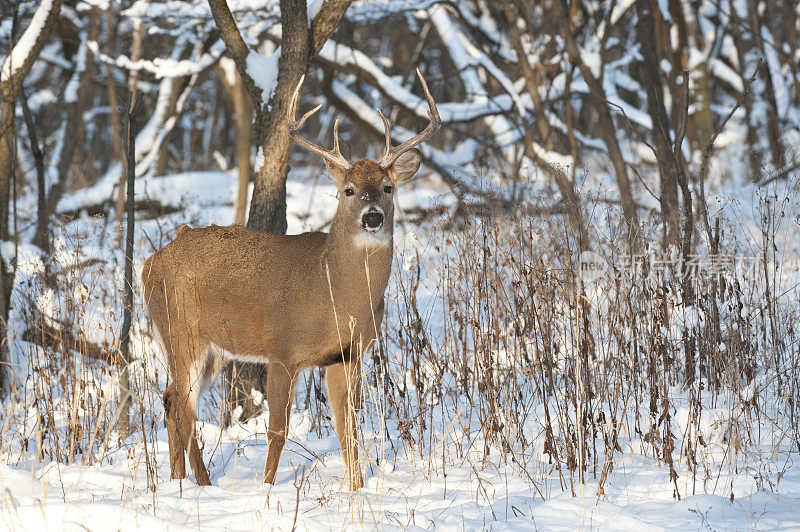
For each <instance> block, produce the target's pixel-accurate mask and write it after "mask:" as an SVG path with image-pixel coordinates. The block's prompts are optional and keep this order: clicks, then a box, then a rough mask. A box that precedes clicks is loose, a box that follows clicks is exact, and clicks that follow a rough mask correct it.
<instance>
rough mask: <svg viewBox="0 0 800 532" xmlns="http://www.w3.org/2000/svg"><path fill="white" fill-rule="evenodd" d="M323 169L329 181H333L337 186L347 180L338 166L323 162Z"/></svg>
mask: <svg viewBox="0 0 800 532" xmlns="http://www.w3.org/2000/svg"><path fill="white" fill-rule="evenodd" d="M325 167H326V168H327V169H328V174H329V175H330V176H331V179H333V181H334V182H335V183H336V184H337V185H341V184H342V183H344V182H345V180H346V179H347V175H346V173H345V171H344V170H343V169H342V168H341V167H339V166H338V165H335V164H331V163H330V162H328V161H325Z"/></svg>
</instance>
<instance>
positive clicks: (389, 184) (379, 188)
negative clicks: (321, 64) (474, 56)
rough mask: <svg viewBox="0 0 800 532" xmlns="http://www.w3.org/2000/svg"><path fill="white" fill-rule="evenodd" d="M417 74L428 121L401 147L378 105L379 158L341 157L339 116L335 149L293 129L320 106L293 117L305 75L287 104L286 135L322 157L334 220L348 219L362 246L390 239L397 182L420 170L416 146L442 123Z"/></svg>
mask: <svg viewBox="0 0 800 532" xmlns="http://www.w3.org/2000/svg"><path fill="white" fill-rule="evenodd" d="M417 76H419V80H420V82H421V83H422V88H423V90H424V91H425V98H426V100H427V101H428V117H429V118H430V123H429V124H428V126H427V127H426V128H425V130H423V131H422V133H420V134H418V135H416V136H415V137H413V138H411V139H409V140H407V141H405V142H403V143H402V144H400V145H399V146H392V141H391V130H390V127H389V122H388V121H387V120H386V117H384V116H383V113H382V112H381V110H380V109H378V113H379V114H380V117H381V120H382V121H383V126H384V130H385V136H386V147H385V150H384V153H383V155H382V156H381V158H380V159H379V160H378V161H373V160H370V159H360V160H358V161H355V162H354V163H352V164H351V163H349V162H348V161H347V159H345V158H344V157H343V156H342V153H341V151H340V149H339V120H338V119H336V121H335V122H334V125H333V149H331V150H326V149H325V148H322V147H321V146H318V145H316V144H314V143H312V142H310V141H308V140H306V139H304V138H303V137H301V136H300V134H299V133H298V132H297V131H298V130H299V129H300V128H301V127H302V126H303V124H305V122H306V120H308V118H309V117H310V116H312V115H313V114H314V113H316V112H317V111H319V109H320V108H321V107H322V106H321V105H318V106H317V107H315V108H313V109H311V110H310V111H308V112H307V113H305V114H304V115H303V116H302V117H301V118H300V120H297V105H298V102H299V100H300V92H301V89H302V86H303V81H305V76H303V77H301V78H300V82H299V83H298V84H297V87H296V88H295V90H294V94H293V95H292V100H291V103H290V104H289V111H288V116H287V125H288V129H289V136H290V137H291V138H292V139H293V140H294V141H295V142H296V143H297V144H299V145H300V146H302V147H304V148H305V149H307V150H308V151H310V152H312V153H316V154H317V155H319V156H321V157H322V158H323V159H324V160H325V165H326V167H327V169H328V173H329V174H330V176H331V178H332V179H333V181H334V183H336V187H337V189H338V191H339V207H338V210H337V217H336V220H337V221H340V220H348V223H349V224H350V227H349V228H346V229H350V230H351V231H353V232H355V233H356V235H357V242H359V243H361V244H363V245H367V246H368V245H371V244H374V245H382V244H383V245H388V244H389V243H390V242H391V238H392V228H393V225H394V201H393V200H394V192H395V189H396V187H397V186H398V185H400V184H402V183H405V182H406V181H408V180H409V179H411V178H412V177H414V175H415V174H416V173H417V170H419V165H420V160H421V153H420V151H419V150H418V149H417V148H416V146H418V145H419V144H421V143H422V142H424V141H426V140H427V139H429V138H430V137H432V136H433V135H434V134H435V133H436V132H437V131H438V130H439V127H440V126H441V119H440V118H439V110H438V109H437V108H436V102H435V101H434V100H433V97H432V96H431V93H430V91H429V90H428V84H427V83H426V82H425V78H423V77H422V74H421V73H420V71H419V69H417ZM342 229H345V228H342Z"/></svg>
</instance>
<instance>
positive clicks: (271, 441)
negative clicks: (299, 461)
mask: <svg viewBox="0 0 800 532" xmlns="http://www.w3.org/2000/svg"><path fill="white" fill-rule="evenodd" d="M296 382H297V370H296V368H294V367H292V366H287V365H286V364H281V363H271V364H270V365H269V370H268V372H267V405H268V406H269V430H268V431H267V462H266V464H265V465H264V482H266V483H269V484H274V483H275V474H276V473H277V472H278V464H279V463H280V461H281V452H282V451H283V445H284V444H285V443H286V434H287V432H288V428H289V416H290V415H291V412H292V398H293V397H294V387H295V383H296Z"/></svg>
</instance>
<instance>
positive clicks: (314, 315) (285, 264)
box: [142, 70, 441, 489]
mask: <svg viewBox="0 0 800 532" xmlns="http://www.w3.org/2000/svg"><path fill="white" fill-rule="evenodd" d="M417 74H418V75H419V79H420V82H421V83H422V87H423V89H424V91H425V97H426V99H427V101H428V106H429V109H428V116H429V117H430V124H429V125H428V127H427V128H425V130H424V131H423V132H422V133H420V134H419V135H417V136H416V137H414V138H412V139H410V140H407V141H406V142H403V143H402V144H400V145H399V146H392V145H391V140H390V135H389V124H388V122H387V121H386V119H385V118H384V117H383V114H382V113H381V119H382V120H383V124H384V128H385V130H386V150H385V152H384V154H383V157H381V159H380V161H377V162H375V161H372V160H369V159H361V160H358V161H355V162H354V163H352V164H351V163H348V162H347V160H346V159H345V158H344V157H343V156H342V154H341V152H340V151H339V136H338V120H337V122H336V123H335V124H334V129H333V149H332V150H325V149H323V148H321V147H320V146H317V145H315V144H312V143H311V142H309V141H307V140H305V139H303V138H302V137H300V136H299V135H298V133H297V130H298V129H299V128H300V127H301V126H302V125H303V124H304V123H305V122H306V120H307V119H308V117H309V116H311V115H312V114H314V113H315V112H316V111H317V110H319V108H320V107H321V106H317V107H316V108H314V109H312V110H311V111H309V112H307V113H306V114H305V115H303V117H302V118H301V119H300V120H299V121H298V120H297V105H298V100H299V99H300V89H301V87H302V84H303V80H302V79H301V80H300V83H298V85H297V88H296V89H295V92H294V95H293V97H292V101H291V104H290V105H289V113H288V117H287V121H288V128H289V135H290V136H291V137H292V139H294V141H295V142H297V143H298V144H300V145H301V146H303V147H304V148H306V149H307V150H309V151H311V152H313V153H316V154H318V155H320V156H322V157H323V158H324V159H325V164H326V166H327V168H328V172H329V173H330V175H331V177H332V178H333V180H334V182H335V183H336V187H337V188H338V190H339V206H338V208H337V210H336V215H335V216H334V218H333V222H332V223H331V229H330V232H329V233H327V234H326V233H321V232H313V233H303V234H300V235H291V236H289V235H276V234H270V233H265V232H262V231H254V230H251V229H246V228H244V227H241V226H231V227H217V226H211V227H207V228H204V229H189V228H187V229H182V230H181V231H179V232H178V236H177V237H176V238H175V240H174V241H173V242H171V243H170V244H168V245H166V246H165V247H164V248H162V249H161V250H160V251H158V252H156V253H155V254H154V255H153V256H152V257H150V258H149V259H147V261H146V262H145V263H144V267H143V269H142V282H143V285H144V295H145V302H146V305H147V307H148V309H149V311H150V316H151V318H152V320H153V323H154V324H155V326H156V329H157V330H158V333H159V335H160V337H161V341H162V343H163V346H164V349H165V351H166V354H167V358H168V360H169V369H170V373H171V375H172V383H171V384H170V385H169V387H167V390H166V391H165V392H164V410H165V415H166V418H167V431H168V434H169V451H170V456H169V458H170V467H171V470H172V478H184V477H185V476H186V465H185V461H184V460H185V457H184V451H186V452H188V454H189V463H190V464H191V466H192V471H193V472H194V476H195V479H196V480H197V483H198V484H210V483H211V482H210V479H209V476H208V471H207V470H206V467H205V464H204V463H203V457H202V453H201V450H200V448H199V446H198V443H197V437H196V434H195V415H196V407H197V400H198V398H199V397H200V395H201V394H202V393H203V392H205V391H206V390H207V389H208V388H209V387H210V386H211V384H212V382H213V381H214V379H215V378H216V376H217V374H218V373H219V371H220V370H221V369H222V367H223V365H224V364H225V363H226V361H228V360H232V359H233V360H244V361H247V362H260V363H267V362H268V363H269V372H268V376H267V390H266V397H267V405H268V407H269V429H268V433H267V460H266V465H265V468H264V482H269V483H272V482H274V480H275V473H276V472H277V470H278V462H279V461H280V456H281V451H282V449H283V445H284V443H285V441H286V433H287V426H288V422H289V414H290V411H291V404H292V398H293V397H294V388H295V383H296V381H297V375H298V372H299V371H300V370H301V369H304V368H308V367H311V366H327V372H326V376H325V380H326V382H327V386H328V396H329V400H330V404H331V407H332V409H333V414H334V419H335V424H336V432H337V434H338V436H339V443H340V444H341V448H342V458H343V461H344V464H345V469H346V473H347V475H348V478H349V487H350V489H358V488H360V487H362V486H363V480H362V477H361V468H360V466H359V464H358V453H357V449H356V426H355V423H356V415H355V408H356V406H357V405H358V402H359V401H360V399H359V397H358V386H359V384H358V379H359V374H360V371H361V361H362V357H363V354H364V353H365V352H366V350H367V349H369V347H370V346H371V345H372V343H373V342H374V341H375V340H376V338H377V335H378V330H379V329H380V324H381V321H382V319H383V306H384V304H383V294H384V291H385V290H386V284H387V282H388V280H389V273H390V271H391V265H392V252H393V249H392V232H393V225H394V203H393V197H394V191H395V187H396V186H397V185H399V184H401V183H403V182H405V181H408V180H409V179H411V178H412V177H413V176H414V174H415V173H416V172H417V170H418V169H419V164H420V152H419V150H417V149H416V148H415V146H417V145H419V144H420V143H422V142H423V141H425V140H426V139H428V138H430V137H431V136H432V135H433V134H434V133H436V131H437V130H438V129H439V127H440V124H441V121H440V119H439V112H438V110H437V109H436V103H435V102H434V101H433V97H432V96H431V94H430V91H429V90H428V86H427V84H426V83H425V80H424V79H423V77H422V75H421V74H420V73H419V70H417ZM379 112H380V111H379Z"/></svg>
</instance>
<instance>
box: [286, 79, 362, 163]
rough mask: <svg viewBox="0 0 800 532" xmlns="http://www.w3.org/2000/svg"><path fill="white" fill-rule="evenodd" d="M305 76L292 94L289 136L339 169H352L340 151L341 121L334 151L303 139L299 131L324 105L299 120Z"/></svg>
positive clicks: (335, 136) (336, 132)
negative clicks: (298, 107)
mask: <svg viewBox="0 0 800 532" xmlns="http://www.w3.org/2000/svg"><path fill="white" fill-rule="evenodd" d="M305 78H306V77H305V75H303V76H301V77H300V81H299V82H298V83H297V87H296V88H295V89H294V94H292V99H291V100H290V102H289V109H288V113H287V116H286V125H287V128H288V130H289V136H290V137H291V138H292V140H294V141H295V142H296V143H298V144H299V145H300V146H302V147H304V148H305V149H307V150H308V151H310V152H311V153H316V154H317V155H319V156H320V157H322V158H323V159H325V160H326V161H328V162H329V163H331V164H333V165H335V166H337V167H339V168H340V169H342V170H347V169H349V168H350V163H349V162H348V161H347V159H345V158H344V157H343V156H342V153H341V152H340V151H339V120H338V119H337V120H336V123H335V124H334V126H333V149H332V150H326V149H325V148H323V147H321V146H317V145H316V144H314V143H313V142H310V141H308V140H306V139H304V138H303V137H301V136H300V135H299V134H298V133H297V130H298V129H300V128H301V127H303V124H305V123H306V120H308V118H309V117H310V116H311V115H313V114H314V113H316V112H317V111H319V110H320V108H321V107H322V104H320V105H318V106H316V107H314V108H313V109H311V110H310V111H308V112H306V113H305V114H304V115H303V116H302V117H300V120H297V106H298V104H299V101H300V89H301V88H302V86H303V81H305Z"/></svg>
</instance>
